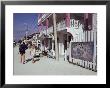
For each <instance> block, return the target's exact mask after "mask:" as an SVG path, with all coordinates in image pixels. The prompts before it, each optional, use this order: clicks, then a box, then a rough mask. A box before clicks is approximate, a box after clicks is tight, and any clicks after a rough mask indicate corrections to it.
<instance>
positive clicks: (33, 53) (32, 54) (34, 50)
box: [30, 44, 36, 63]
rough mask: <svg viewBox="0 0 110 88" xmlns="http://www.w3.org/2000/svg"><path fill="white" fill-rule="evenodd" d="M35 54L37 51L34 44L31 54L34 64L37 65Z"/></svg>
mask: <svg viewBox="0 0 110 88" xmlns="http://www.w3.org/2000/svg"><path fill="white" fill-rule="evenodd" d="M35 54H36V49H35V45H34V44H33V45H32V48H31V52H30V55H31V58H32V63H35V60H34V56H35Z"/></svg>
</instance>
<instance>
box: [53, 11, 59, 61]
mask: <svg viewBox="0 0 110 88" xmlns="http://www.w3.org/2000/svg"><path fill="white" fill-rule="evenodd" d="M53 27H54V37H55V56H56V60H59V57H58V45H57V29H56V14H55V13H53Z"/></svg>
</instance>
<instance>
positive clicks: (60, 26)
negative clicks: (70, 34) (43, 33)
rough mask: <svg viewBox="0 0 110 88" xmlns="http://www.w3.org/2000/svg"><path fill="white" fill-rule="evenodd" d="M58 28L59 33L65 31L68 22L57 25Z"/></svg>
mask: <svg viewBox="0 0 110 88" xmlns="http://www.w3.org/2000/svg"><path fill="white" fill-rule="evenodd" d="M56 26H57V31H60V30H64V29H65V28H66V21H65V20H63V21H61V22H59V23H57V25H56Z"/></svg>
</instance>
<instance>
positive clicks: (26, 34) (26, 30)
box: [24, 23, 28, 40]
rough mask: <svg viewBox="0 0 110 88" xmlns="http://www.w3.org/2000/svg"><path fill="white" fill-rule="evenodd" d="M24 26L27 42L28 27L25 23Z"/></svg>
mask: <svg viewBox="0 0 110 88" xmlns="http://www.w3.org/2000/svg"><path fill="white" fill-rule="evenodd" d="M24 25H26V33H25V34H26V40H27V34H28V25H27V23H24Z"/></svg>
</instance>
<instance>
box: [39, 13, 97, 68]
mask: <svg viewBox="0 0 110 88" xmlns="http://www.w3.org/2000/svg"><path fill="white" fill-rule="evenodd" d="M38 29H39V32H40V36H39V37H41V47H42V50H45V48H48V49H50V50H54V51H55V46H56V45H55V38H54V36H55V33H54V30H55V28H54V23H53V14H52V13H44V14H43V13H42V14H39V17H38ZM56 31H57V32H56V35H57V48H58V59H59V60H60V61H69V62H72V63H75V64H79V65H81V66H85V67H89V68H94V69H96V66H97V55H96V52H97V14H96V13H56ZM76 52H77V53H76ZM67 57H68V60H67Z"/></svg>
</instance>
